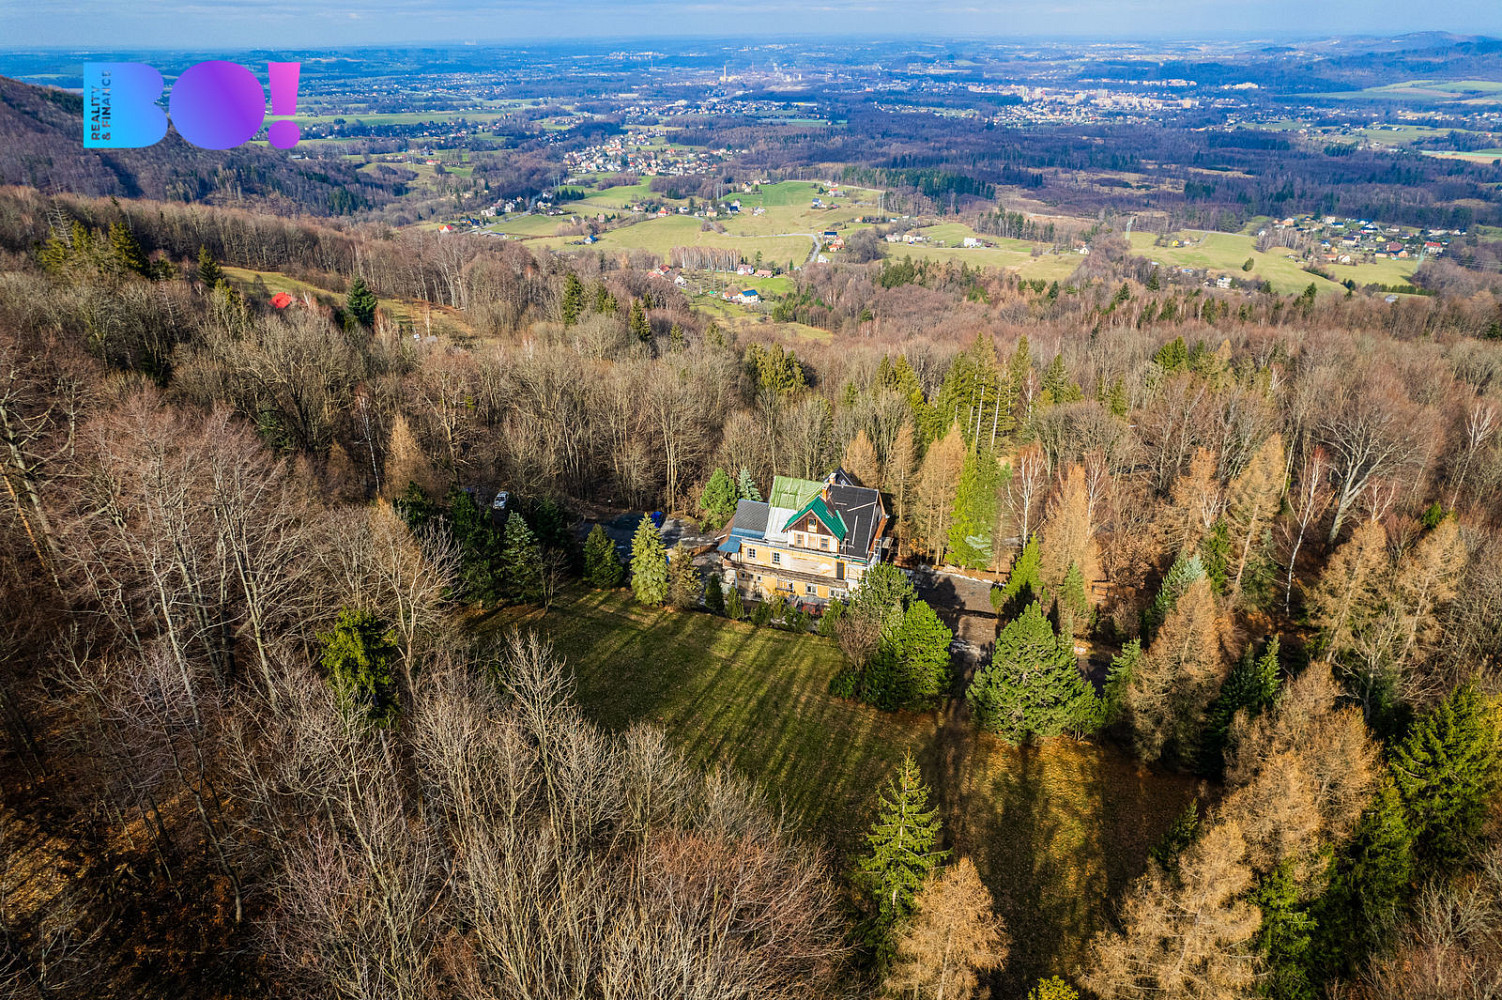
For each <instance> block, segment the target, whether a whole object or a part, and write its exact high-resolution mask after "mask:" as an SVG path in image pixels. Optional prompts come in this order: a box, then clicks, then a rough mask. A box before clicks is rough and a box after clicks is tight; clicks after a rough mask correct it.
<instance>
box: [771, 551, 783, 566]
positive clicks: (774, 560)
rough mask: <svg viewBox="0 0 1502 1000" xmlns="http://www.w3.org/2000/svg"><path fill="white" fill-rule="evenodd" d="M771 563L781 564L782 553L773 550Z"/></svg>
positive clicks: (774, 564)
mask: <svg viewBox="0 0 1502 1000" xmlns="http://www.w3.org/2000/svg"><path fill="white" fill-rule="evenodd" d="M772 565H773V566H781V565H782V553H781V552H773V553H772Z"/></svg>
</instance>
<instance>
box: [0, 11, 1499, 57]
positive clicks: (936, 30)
mask: <svg viewBox="0 0 1502 1000" xmlns="http://www.w3.org/2000/svg"><path fill="white" fill-rule="evenodd" d="M1425 30H1439V31H1455V32H1463V33H1474V34H1489V35H1493V36H1502V0H1438V2H1432V3H1414V2H1413V0H1401V2H1399V0H1241V2H1234V0H1233V2H1227V0H989V2H985V0H958V2H956V0H741V2H739V3H734V4H724V3H708V2H703V0H687V2H669V0H615V2H610V3H606V2H600V0H555V2H547V0H0V39H3V41H0V47H8V48H28V47H32V46H38V47H40V46H63V47H67V48H113V49H119V48H129V47H159V48H197V47H258V48H305V47H310V46H314V47H316V46H326V45H337V44H400V43H408V42H433V41H466V40H468V41H478V42H499V43H505V42H508V41H523V40H528V41H530V40H539V39H559V40H566V39H571V38H610V37H620V38H636V39H641V38H652V37H673V36H712V35H718V34H724V35H726V36H733V35H737V34H740V35H745V36H748V37H758V38H764V37H770V36H776V35H830V36H841V35H858V36H866V37H871V36H875V37H902V36H907V35H921V36H923V37H929V38H931V37H976V36H984V37H995V38H1002V39H1004V38H1008V37H1058V38H1101V39H1103V40H1113V39H1138V38H1144V39H1146V38H1200V37H1214V38H1226V37H1270V38H1296V37H1305V38H1307V37H1315V36H1325V35H1357V34H1359V35H1392V34H1399V33H1403V32H1410V31H1425Z"/></svg>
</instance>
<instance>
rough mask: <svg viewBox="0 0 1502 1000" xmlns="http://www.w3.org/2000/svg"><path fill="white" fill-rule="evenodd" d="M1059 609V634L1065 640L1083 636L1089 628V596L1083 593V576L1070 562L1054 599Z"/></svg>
mask: <svg viewBox="0 0 1502 1000" xmlns="http://www.w3.org/2000/svg"><path fill="white" fill-rule="evenodd" d="M1055 603H1056V605H1057V606H1058V609H1059V634H1060V635H1061V636H1064V637H1065V638H1069V637H1073V636H1079V635H1084V634H1085V633H1086V632H1087V631H1088V630H1089V628H1090V596H1089V595H1088V594H1087V593H1085V574H1084V573H1083V572H1081V571H1080V564H1079V563H1075V562H1072V563H1070V564H1069V569H1068V570H1067V571H1065V573H1064V581H1063V582H1062V583H1060V584H1059V593H1058V596H1057V597H1056V598H1055Z"/></svg>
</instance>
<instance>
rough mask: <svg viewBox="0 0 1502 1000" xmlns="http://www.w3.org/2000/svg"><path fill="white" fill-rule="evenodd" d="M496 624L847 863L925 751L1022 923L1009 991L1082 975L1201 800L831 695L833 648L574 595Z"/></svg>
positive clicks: (599, 596)
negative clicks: (1113, 915)
mask: <svg viewBox="0 0 1502 1000" xmlns="http://www.w3.org/2000/svg"><path fill="white" fill-rule="evenodd" d="M481 627H483V628H497V629H505V628H512V627H521V628H537V629H539V630H540V631H542V632H543V633H544V634H546V635H548V636H549V637H551V639H552V640H553V643H554V645H555V648H556V649H557V650H558V652H560V653H562V654H563V655H564V656H565V657H566V658H567V659H568V662H569V664H570V665H571V666H572V667H573V669H574V672H575V674H576V676H577V679H578V696H579V701H580V703H581V705H582V706H583V708H584V710H585V713H586V714H587V715H588V716H590V717H591V718H592V719H594V720H595V721H596V722H598V723H599V724H601V725H603V726H605V727H606V728H608V729H612V730H620V729H624V728H626V727H628V726H630V725H633V724H635V723H639V722H644V723H648V724H652V725H656V726H659V727H661V728H662V729H663V730H664V731H666V732H667V733H668V735H669V737H670V738H671V739H672V740H673V741H674V743H675V744H676V745H677V746H678V747H679V748H680V749H682V750H683V752H684V753H685V754H687V756H688V757H689V758H690V759H691V760H692V761H694V762H695V763H696V764H699V765H702V766H711V765H717V764H718V765H728V766H731V767H733V768H735V769H737V770H739V771H740V772H742V773H743V774H746V775H749V776H751V777H752V778H753V779H755V780H756V781H758V782H759V783H760V784H761V785H762V787H763V788H764V789H765V790H766V791H767V794H768V796H769V797H770V798H771V800H772V802H773V803H774V804H775V805H778V806H780V807H782V808H784V809H785V810H787V812H788V814H789V816H790V818H792V819H793V820H794V821H795V823H796V824H797V825H798V826H800V827H801V828H802V829H804V830H805V831H806V832H807V833H809V834H810V835H811V836H813V837H815V838H817V839H818V840H820V841H821V842H823V843H824V844H825V845H827V846H828V847H829V848H831V849H832V852H833V855H834V858H835V860H836V862H837V864H839V865H841V866H843V865H845V864H847V863H848V861H849V858H850V857H851V856H852V855H853V854H854V853H855V852H857V851H859V850H860V849H861V848H862V846H863V841H862V834H863V833H864V832H865V830H866V829H867V827H868V826H869V824H870V821H871V818H872V816H873V814H874V810H875V807H876V799H877V795H878V793H879V791H880V789H881V786H882V785H883V783H884V782H885V781H886V779H887V777H888V775H890V773H891V772H892V769H893V768H894V767H895V765H896V764H897V762H898V761H899V760H900V759H901V757H902V754H903V753H904V752H905V751H909V750H910V751H912V752H913V753H914V754H915V755H916V756H917V757H918V760H919V762H920V764H921V765H922V767H923V772H924V775H925V778H926V780H928V781H929V783H930V785H931V787H933V789H934V792H935V800H936V803H937V804H938V805H939V806H940V807H941V809H942V810H943V816H944V821H945V828H946V833H947V835H948V837H949V839H950V842H951V843H952V846H953V847H954V849H955V850H956V851H957V852H958V853H960V854H963V855H968V856H970V857H971V858H973V859H974V860H975V862H976V865H977V867H978V868H979V869H980V871H981V874H982V876H983V877H984V878H985V880H986V882H987V884H988V885H989V886H990V887H991V890H992V892H993V894H994V895H995V897H996V901H997V906H998V908H999V910H1000V912H1001V913H1002V915H1003V917H1004V918H1005V919H1006V921H1007V924H1008V926H1009V928H1010V932H1011V934H1012V937H1013V950H1012V961H1011V962H1010V964H1009V966H1008V969H1007V970H1006V973H1005V974H1004V976H1003V977H1002V979H1001V981H999V982H998V983H997V984H996V985H997V986H998V987H1000V989H1001V992H999V993H998V994H997V995H999V996H1013V995H1017V996H1020V995H1022V994H1024V993H1025V992H1026V990H1027V986H1028V985H1030V984H1031V983H1032V982H1033V981H1034V980H1035V979H1036V978H1037V977H1038V976H1041V975H1045V974H1050V973H1052V972H1056V971H1057V972H1067V971H1070V970H1077V969H1078V968H1079V967H1080V963H1081V961H1082V959H1083V953H1084V946H1085V944H1086V942H1087V941H1088V939H1089V937H1090V935H1091V934H1092V933H1093V932H1094V931H1096V930H1097V929H1099V928H1100V927H1101V926H1103V924H1104V921H1105V920H1106V918H1107V915H1108V913H1109V912H1110V907H1111V905H1112V901H1113V900H1114V899H1115V898H1116V897H1117V895H1118V894H1119V893H1120V891H1121V889H1122V888H1123V887H1124V886H1125V885H1126V884H1127V883H1128V882H1129V881H1130V880H1131V879H1132V878H1134V877H1135V876H1136V875H1137V874H1139V873H1140V872H1141V871H1142V869H1143V867H1144V864H1145V861H1144V859H1145V858H1146V855H1147V851H1148V849H1149V847H1151V846H1152V844H1154V843H1155V842H1156V841H1157V839H1158V838H1159V837H1160V836H1161V835H1162V833H1163V831H1164V830H1165V829H1167V827H1168V824H1169V823H1170V822H1172V820H1173V818H1174V817H1175V816H1176V815H1177V814H1178V813H1179V812H1180V811H1181V810H1182V809H1183V807H1184V805H1185V803H1186V802H1187V801H1188V800H1189V798H1190V797H1192V795H1193V793H1194V791H1195V783H1194V782H1193V781H1191V780H1189V779H1185V778H1182V777H1173V776H1164V775H1158V774H1153V773H1150V772H1148V771H1146V770H1145V769H1143V768H1140V767H1138V766H1137V765H1136V764H1135V763H1134V762H1132V761H1130V760H1128V759H1126V758H1125V757H1123V756H1121V755H1120V754H1118V753H1117V752H1116V751H1114V750H1111V749H1109V748H1102V747H1096V746H1091V745H1089V744H1084V743H1076V742H1073V741H1069V740H1054V741H1051V742H1049V743H1047V744H1046V745H1044V746H1042V747H1035V748H1026V749H1019V748H1015V747H1009V746H1007V745H1006V744H1003V743H1001V742H1000V741H998V740H995V739H993V738H992V737H990V736H987V735H977V734H976V733H975V732H974V731H973V729H972V728H971V727H970V725H969V724H968V723H967V722H964V721H960V720H959V719H958V718H956V717H953V716H952V715H950V714H946V715H943V716H941V715H940V714H938V713H929V714H923V715H914V714H908V713H897V714H890V713H885V712H880V711H877V710H875V709H872V708H869V707H867V706H864V705H859V704H856V703H853V702H847V701H842V700H840V699H836V698H832V697H830V696H829V694H828V693H827V686H828V683H829V679H830V678H831V677H832V676H833V675H834V674H835V673H836V672H837V671H838V670H839V669H840V665H841V659H840V653H839V650H838V648H837V647H836V646H835V645H834V643H833V642H831V641H830V640H827V639H823V638H820V637H817V636H812V635H810V636H797V635H792V634H790V633H786V632H780V631H775V630H772V629H757V628H755V627H753V626H751V625H749V624H746V623H741V622H730V621H727V620H725V619H722V618H714V617H711V616H709V615H705V614H698V613H688V612H673V611H665V610H657V609H647V608H641V607H639V606H637V605H635V604H633V603H632V602H631V600H630V597H629V593H628V592H626V591H618V592H614V593H600V592H592V591H582V590H581V591H575V592H572V593H570V594H568V595H566V596H565V598H564V599H563V600H562V601H561V602H560V603H559V604H557V605H555V606H554V608H553V610H552V611H550V612H548V613H547V614H546V615H542V614H540V613H539V612H536V611H531V612H517V611H506V612H501V613H499V614H496V615H494V616H491V617H490V618H488V619H485V620H484V621H483V623H482V625H481Z"/></svg>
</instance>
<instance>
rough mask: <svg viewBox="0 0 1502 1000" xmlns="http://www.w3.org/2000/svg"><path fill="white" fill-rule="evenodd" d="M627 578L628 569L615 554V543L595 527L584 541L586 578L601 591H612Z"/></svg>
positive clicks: (600, 528) (603, 530)
mask: <svg viewBox="0 0 1502 1000" xmlns="http://www.w3.org/2000/svg"><path fill="white" fill-rule="evenodd" d="M625 577H626V567H624V566H622V565H621V561H620V559H619V558H617V556H616V554H615V543H614V542H612V541H611V540H610V536H609V535H607V534H605V529H604V528H603V527H602V526H600V525H598V524H597V525H595V526H594V527H593V528H591V529H590V530H589V537H587V538H585V539H584V578H585V579H586V580H588V581H589V585H590V586H591V587H594V588H596V589H599V590H612V589H614V588H616V587H619V586H620V585H621V581H622V580H623V579H625Z"/></svg>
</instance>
